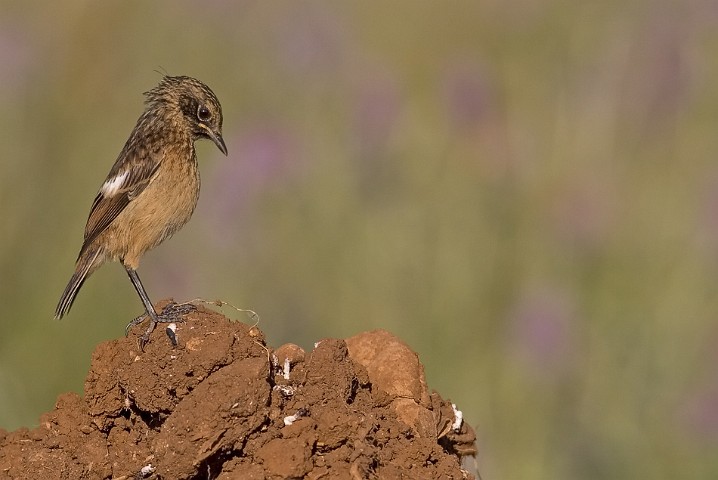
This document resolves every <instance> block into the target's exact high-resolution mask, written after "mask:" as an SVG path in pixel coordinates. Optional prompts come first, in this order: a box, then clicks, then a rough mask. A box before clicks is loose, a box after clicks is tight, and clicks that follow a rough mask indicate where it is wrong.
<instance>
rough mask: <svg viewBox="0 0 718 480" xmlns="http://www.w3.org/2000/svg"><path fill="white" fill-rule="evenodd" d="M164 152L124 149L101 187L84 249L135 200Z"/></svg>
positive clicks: (92, 211)
mask: <svg viewBox="0 0 718 480" xmlns="http://www.w3.org/2000/svg"><path fill="white" fill-rule="evenodd" d="M161 160H162V152H161V151H159V152H154V153H150V152H148V151H146V150H145V151H134V152H132V151H128V152H126V151H123V152H122V153H121V154H120V158H119V159H118V161H117V162H116V163H115V165H114V166H113V167H112V170H111V171H110V174H109V175H108V176H107V180H105V183H103V184H102V187H100V191H99V192H98V193H97V196H96V197H95V201H94V202H93V203H92V208H91V209H90V216H89V218H88V219H87V225H86V226H85V241H84V242H83V244H82V248H81V249H80V256H81V255H82V253H83V252H84V251H85V249H86V248H87V247H88V246H89V245H90V244H91V243H92V242H93V241H94V240H95V239H96V238H97V236H98V235H100V234H101V233H102V232H104V231H105V229H106V228H107V227H108V226H109V225H110V224H111V223H112V221H113V220H114V219H115V218H117V216H118V215H119V214H120V213H121V212H122V211H123V210H124V209H125V208H126V207H127V205H129V204H130V202H131V201H132V200H134V199H135V198H137V196H138V195H139V194H140V193H142V191H143V190H144V189H145V187H147V185H149V183H150V182H151V181H152V178H153V177H154V175H155V173H156V172H157V168H158V167H159V166H160V161H161Z"/></svg>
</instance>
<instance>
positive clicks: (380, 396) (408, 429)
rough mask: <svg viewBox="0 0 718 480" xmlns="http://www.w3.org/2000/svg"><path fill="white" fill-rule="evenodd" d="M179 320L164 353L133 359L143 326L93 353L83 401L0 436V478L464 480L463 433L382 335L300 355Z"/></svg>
mask: <svg viewBox="0 0 718 480" xmlns="http://www.w3.org/2000/svg"><path fill="white" fill-rule="evenodd" d="M186 320H187V321H186V322H185V323H180V324H177V330H176V332H177V340H178V342H179V345H178V346H177V347H176V348H173V347H172V344H171V343H170V341H169V340H168V339H167V338H165V336H164V334H163V333H162V332H161V331H159V330H161V329H159V328H158V330H157V331H156V332H155V333H154V334H153V336H152V339H151V341H150V343H149V344H148V345H147V346H146V348H145V351H144V352H141V351H140V350H139V349H138V347H137V337H136V335H137V334H139V333H141V331H142V330H143V327H137V328H136V329H135V330H136V331H134V332H132V333H131V334H130V336H129V338H121V339H119V340H113V341H110V342H105V343H103V344H101V345H99V346H98V347H97V349H96V350H95V352H94V354H93V357H92V366H91V368H90V372H89V373H88V375H87V380H86V382H85V396H84V398H82V397H80V396H78V395H76V394H73V393H67V394H63V395H61V396H60V397H59V399H58V401H57V405H56V406H55V409H54V410H53V411H52V412H49V413H46V414H44V415H43V416H42V417H41V420H40V426H39V427H37V428H35V429H33V430H28V429H19V430H17V431H14V432H10V433H7V432H5V431H3V430H0V478H28V479H40V478H42V479H80V478H82V479H84V478H88V479H95V478H97V479H109V478H113V479H121V478H123V479H132V478H137V479H140V478H154V479H190V478H191V479H237V478H241V479H247V480H252V479H265V478H271V479H275V478H308V479H320V478H321V479H327V480H328V479H374V478H376V479H399V478H406V479H468V478H474V477H473V476H472V475H471V474H470V473H468V472H467V471H465V470H462V468H461V458H462V456H471V455H473V454H474V453H475V450H474V440H475V437H474V432H473V431H472V430H471V427H469V426H468V425H466V423H462V422H461V421H460V418H459V420H457V418H456V417H457V414H456V412H455V410H454V409H453V407H452V405H451V404H450V403H448V402H446V401H444V400H443V399H441V397H439V395H438V394H436V393H431V394H430V393H429V392H428V390H427V387H426V383H425V380H424V372H423V367H422V365H421V364H420V363H419V360H418V358H417V356H416V354H415V353H414V352H412V351H411V350H410V349H409V348H408V347H407V346H406V345H405V344H404V343H402V342H401V341H400V340H398V339H397V338H396V337H394V336H392V335H391V334H389V333H387V332H385V331H381V330H378V331H374V332H369V333H363V334H360V335H357V336H355V337H352V338H350V339H348V340H346V341H344V340H336V339H327V340H322V341H321V342H318V344H317V345H316V347H315V348H314V350H313V351H311V352H309V353H306V354H305V352H304V351H303V350H302V349H301V348H299V347H297V346H296V345H291V344H287V345H283V346H281V347H279V348H277V349H276V350H272V349H271V348H269V347H267V346H266V345H265V342H264V335H263V334H262V332H261V331H260V330H259V329H258V328H256V327H252V326H249V325H245V324H243V323H239V322H232V321H230V320H228V319H227V318H226V317H225V316H223V315H221V314H219V313H217V312H214V311H211V310H209V309H205V308H204V307H202V306H199V307H198V309H197V311H195V312H192V313H189V314H188V315H187V316H186ZM459 417H460V415H459Z"/></svg>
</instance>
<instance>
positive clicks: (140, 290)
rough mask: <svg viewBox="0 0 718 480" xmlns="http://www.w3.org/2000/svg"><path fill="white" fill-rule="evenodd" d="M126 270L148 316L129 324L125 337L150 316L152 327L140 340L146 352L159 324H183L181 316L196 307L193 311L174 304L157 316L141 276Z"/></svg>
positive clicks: (132, 270) (140, 317)
mask: <svg viewBox="0 0 718 480" xmlns="http://www.w3.org/2000/svg"><path fill="white" fill-rule="evenodd" d="M125 270H127V275H129V277H130V280H131V281H132V285H134V286H135V290H137V294H138V295H139V296H140V299H141V300H142V304H143V305H144V306H145V311H146V312H147V313H146V314H144V315H140V316H139V317H137V318H135V319H134V320H132V321H131V322H130V323H128V324H127V327H125V335H126V334H127V333H128V332H129V331H130V328H132V327H134V326H135V325H139V324H140V323H142V322H143V321H144V320H145V317H146V316H149V317H150V325H149V326H148V327H147V330H146V331H145V333H144V334H143V335H142V336H141V337H140V339H139V343H140V349H142V350H144V348H145V345H147V342H148V341H149V340H150V334H151V333H152V331H153V330H154V329H155V327H156V326H157V324H158V323H170V322H181V321H183V320H182V318H181V315H182V314H184V313H188V312H189V311H191V310H192V309H193V308H194V305H191V307H193V308H192V309H188V308H186V307H187V306H180V305H177V304H176V303H175V302H172V303H170V304H169V305H167V306H166V307H165V308H163V309H162V312H161V313H160V314H157V312H156V311H155V307H153V306H152V302H151V301H150V297H149V296H148V295H147V291H146V290H145V287H143V286H142V282H141V281H140V277H139V275H137V271H135V270H134V269H132V268H130V267H125Z"/></svg>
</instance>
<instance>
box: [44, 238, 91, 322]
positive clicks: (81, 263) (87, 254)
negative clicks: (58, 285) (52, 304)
mask: <svg viewBox="0 0 718 480" xmlns="http://www.w3.org/2000/svg"><path fill="white" fill-rule="evenodd" d="M101 253H102V247H90V248H88V249H87V250H85V251H84V252H82V253H81V254H80V256H79V257H78V259H77V263H76V264H75V273H73V274H72V278H70V281H69V282H68V283H67V286H66V287H65V291H64V292H62V297H60V302H59V303H58V304H57V308H56V309H55V318H57V319H60V318H62V317H63V316H64V315H65V314H66V313H67V312H68V311H69V310H70V307H71V306H72V302H74V301H75V296H77V292H79V291H80V287H82V284H83V283H85V279H86V278H87V277H88V276H89V275H90V274H91V273H92V272H94V271H95V269H97V267H99V266H100V264H101V263H102V261H100V262H98V261H97V260H98V259H99V258H101Z"/></svg>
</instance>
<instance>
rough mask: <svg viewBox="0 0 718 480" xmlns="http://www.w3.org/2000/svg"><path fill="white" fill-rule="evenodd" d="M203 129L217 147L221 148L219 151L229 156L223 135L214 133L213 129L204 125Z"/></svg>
mask: <svg viewBox="0 0 718 480" xmlns="http://www.w3.org/2000/svg"><path fill="white" fill-rule="evenodd" d="M200 125H201V126H202V129H203V130H204V131H205V132H206V133H207V136H208V137H209V138H210V140H212V141H213V142H214V144H215V145H217V148H219V151H220V152H222V153H224V155H225V156H226V155H227V145H225V144H224V139H223V138H222V134H221V133H218V132H213V131H212V129H211V128H209V127H207V126H205V125H202V124H200Z"/></svg>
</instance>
